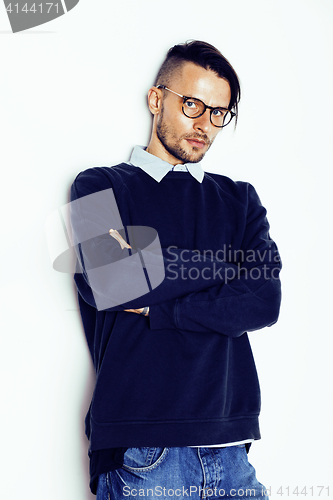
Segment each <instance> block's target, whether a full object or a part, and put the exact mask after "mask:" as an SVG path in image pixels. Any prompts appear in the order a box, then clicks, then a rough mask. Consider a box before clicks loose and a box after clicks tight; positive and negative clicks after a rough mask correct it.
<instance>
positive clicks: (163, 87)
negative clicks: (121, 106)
mask: <svg viewBox="0 0 333 500" xmlns="http://www.w3.org/2000/svg"><path fill="white" fill-rule="evenodd" d="M156 88H157V89H164V90H168V91H169V92H172V93H173V94H176V95H178V96H179V97H181V98H182V99H183V106H182V111H183V113H184V115H185V116H186V117H187V118H191V119H192V120H194V119H195V118H199V117H200V116H202V115H203V114H204V113H205V112H206V109H210V110H211V111H210V115H209V118H210V122H211V124H212V125H214V127H217V128H223V127H226V126H227V125H229V123H230V122H231V121H232V119H233V118H234V116H236V114H237V113H234V111H230V109H228V108H223V107H222V106H216V107H215V108H214V107H213V106H208V105H207V104H205V103H204V102H203V101H202V100H201V99H198V98H197V97H189V96H186V95H181V94H178V92H175V91H174V90H171V89H168V87H166V86H165V85H157V87H156ZM191 99H195V100H196V101H199V102H201V103H202V104H203V106H204V110H203V112H202V113H200V114H199V115H197V116H188V115H187V114H186V113H185V110H184V104H185V102H186V101H188V100H191ZM216 109H221V110H223V111H227V112H228V113H230V114H231V118H230V120H229V121H228V123H226V124H223V125H215V123H213V122H212V113H213V111H215V110H216Z"/></svg>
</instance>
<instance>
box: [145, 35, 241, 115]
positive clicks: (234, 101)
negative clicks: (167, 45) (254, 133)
mask: <svg viewBox="0 0 333 500" xmlns="http://www.w3.org/2000/svg"><path fill="white" fill-rule="evenodd" d="M185 62H192V63H194V64H197V65H198V66H201V67H202V68H205V69H209V70H211V71H214V72H215V73H216V74H217V75H218V76H219V77H220V78H224V79H225V80H227V81H228V83H229V85H230V91H231V98H230V103H229V109H233V110H234V111H235V113H236V120H237V113H238V103H239V100H240V95H241V90H240V84H239V79H238V76H237V73H236V71H235V70H234V68H233V67H232V66H231V64H230V63H229V61H228V60H227V59H226V58H225V57H224V56H223V55H222V54H221V52H220V51H219V50H218V49H216V48H215V47H214V46H213V45H210V44H209V43H207V42H201V41H199V40H192V41H188V42H185V43H180V44H179V45H174V47H171V49H170V50H169V51H168V53H167V56H166V58H165V60H164V62H163V64H162V66H161V67H160V69H159V72H158V74H157V77H156V80H155V83H154V85H155V86H157V85H166V86H168V84H169V81H170V80H171V77H172V76H173V75H174V73H175V72H176V71H178V70H179V69H180V68H181V67H182V65H183V64H184V63H185Z"/></svg>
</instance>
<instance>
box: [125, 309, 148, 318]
mask: <svg viewBox="0 0 333 500" xmlns="http://www.w3.org/2000/svg"><path fill="white" fill-rule="evenodd" d="M143 310H144V307H141V308H140V309H124V311H125V312H132V313H136V314H142V313H143ZM143 316H149V307H148V308H147V311H146V314H144V315H143Z"/></svg>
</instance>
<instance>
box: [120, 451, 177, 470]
mask: <svg viewBox="0 0 333 500" xmlns="http://www.w3.org/2000/svg"><path fill="white" fill-rule="evenodd" d="M168 451H169V448H128V449H127V450H126V452H125V454H124V463H123V469H125V470H128V471H137V472H139V471H140V472H145V471H150V470H153V469H155V468H156V467H158V466H159V465H160V464H161V463H162V462H163V461H164V459H165V458H166V456H167V454H168Z"/></svg>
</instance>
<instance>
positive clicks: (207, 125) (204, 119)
mask: <svg viewBox="0 0 333 500" xmlns="http://www.w3.org/2000/svg"><path fill="white" fill-rule="evenodd" d="M193 127H194V128H195V130H200V131H201V132H204V133H205V134H207V132H210V130H211V128H212V123H211V121H210V110H209V109H206V111H205V112H204V114H203V115H201V116H199V117H198V118H195V119H194V124H193Z"/></svg>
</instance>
